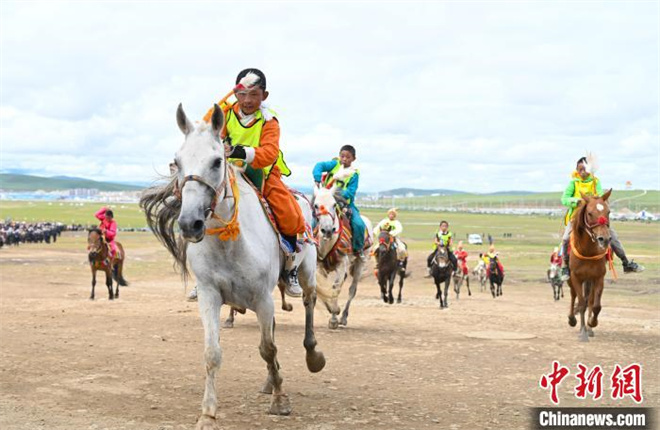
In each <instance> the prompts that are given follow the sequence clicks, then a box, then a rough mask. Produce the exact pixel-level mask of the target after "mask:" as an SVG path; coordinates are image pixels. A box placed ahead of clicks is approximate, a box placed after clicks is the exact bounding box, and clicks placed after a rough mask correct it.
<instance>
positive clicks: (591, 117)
mask: <svg viewBox="0 0 660 430" xmlns="http://www.w3.org/2000/svg"><path fill="white" fill-rule="evenodd" d="M657 15H658V5H657V4H654V3H641V2H639V3H626V4H623V3H592V2H583V3H575V2H573V3H554V4H543V3H538V2H535V3H509V2H507V3H493V4H485V3H465V4H461V3H442V4H433V3H412V4H409V3H403V2H401V3H381V4H379V5H378V7H377V8H374V7H373V3H351V4H347V3H339V4H330V3H322V4H304V3H281V4H270V3H246V2H240V3H238V2H236V3H209V2H189V3H169V2H160V3H151V2H135V3H126V2H94V3H80V2H60V1H49V2H43V3H36V2H3V3H2V15H1V17H0V24H1V25H0V27H1V29H0V36H1V46H0V47H1V48H2V65H1V76H0V80H1V84H2V100H1V102H0V120H1V121H2V127H1V132H2V136H1V137H2V154H1V157H0V162H1V168H2V169H25V170H26V171H30V172H34V173H41V174H59V175H79V176H84V177H93V178H98V179H107V180H108V179H109V180H118V181H131V180H135V181H145V180H149V179H151V178H153V176H154V168H155V167H156V168H158V169H160V170H161V171H163V170H166V166H167V163H168V162H169V160H170V159H171V158H172V155H173V154H174V152H175V150H176V149H177V148H178V146H179V145H180V143H181V141H182V136H181V134H180V133H179V131H178V129H177V127H176V124H175V120H174V112H175V109H176V106H177V104H178V103H179V102H183V105H184V108H185V109H186V112H187V113H188V115H189V116H190V117H191V118H199V117H201V116H202V115H203V114H204V113H205V111H206V109H207V108H208V107H209V106H210V105H211V103H212V102H213V101H216V100H217V99H219V98H220V97H221V96H222V95H224V93H225V92H226V91H227V90H228V89H229V88H231V85H232V83H233V79H234V77H235V74H236V73H237V72H238V71H239V70H240V69H242V68H244V67H252V66H256V67H260V68H262V69H263V70H264V71H265V72H266V74H267V77H268V86H269V90H270V91H271V96H270V99H269V102H270V103H271V105H272V106H273V107H274V108H275V109H276V110H277V112H278V114H279V118H280V120H281V126H282V148H283V149H284V150H285V151H286V157H287V160H288V162H289V164H290V166H291V167H292V168H293V170H294V174H293V175H292V177H291V178H290V180H289V182H290V183H297V184H308V183H309V182H310V181H311V169H312V167H313V165H314V163H315V162H316V161H319V160H326V159H329V158H331V157H333V156H335V155H336V153H337V152H338V150H339V148H340V147H341V146H342V145H344V144H352V145H354V146H356V148H357V150H358V162H359V165H360V169H361V172H362V177H361V189H363V190H380V189H387V188H393V187H400V186H401V187H403V186H407V187H422V188H458V189H463V190H470V191H476V192H486V191H496V190H505V189H527V190H547V189H560V188H561V187H563V183H564V181H566V180H567V179H568V175H569V173H570V170H571V169H572V168H573V164H574V162H575V160H576V159H577V158H579V157H580V156H581V155H582V154H583V153H584V151H585V150H586V149H589V150H592V151H595V152H597V153H598V154H599V155H600V158H601V164H602V169H601V177H602V178H603V180H604V183H606V184H614V185H615V186H623V184H624V183H625V181H626V180H629V179H632V180H633V182H634V184H635V186H639V187H658V183H659V182H660V181H659V178H660V166H659V164H658V157H659V155H660V147H659V145H658V139H659V131H658V110H659V109H658V95H659V92H660V90H659V85H658V74H659V70H658V49H659V46H658V35H659V30H658V24H657Z"/></svg>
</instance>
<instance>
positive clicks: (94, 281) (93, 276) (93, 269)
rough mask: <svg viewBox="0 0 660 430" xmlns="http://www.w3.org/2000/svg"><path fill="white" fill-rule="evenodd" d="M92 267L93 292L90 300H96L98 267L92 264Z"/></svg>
mask: <svg viewBox="0 0 660 430" xmlns="http://www.w3.org/2000/svg"><path fill="white" fill-rule="evenodd" d="M91 267H92V294H91V295H90V296H89V300H94V289H95V287H96V269H95V268H94V265H93V264H92V265H91Z"/></svg>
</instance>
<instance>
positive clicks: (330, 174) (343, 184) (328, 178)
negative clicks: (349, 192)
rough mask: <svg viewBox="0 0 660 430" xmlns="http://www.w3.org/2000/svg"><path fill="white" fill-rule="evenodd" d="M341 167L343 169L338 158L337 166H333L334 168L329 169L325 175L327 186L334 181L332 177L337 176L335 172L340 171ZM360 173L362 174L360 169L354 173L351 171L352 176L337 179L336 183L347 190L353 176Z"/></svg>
mask: <svg viewBox="0 0 660 430" xmlns="http://www.w3.org/2000/svg"><path fill="white" fill-rule="evenodd" d="M335 160H337V159H335ZM339 169H341V163H340V162H339V160H337V164H336V165H335V167H333V168H332V170H331V171H329V172H328V174H327V175H325V179H323V185H326V186H327V185H328V184H329V183H330V181H332V178H333V177H334V176H335V173H337V172H338V171H339ZM359 174H360V171H359V170H358V169H355V171H354V172H353V173H351V176H349V177H348V178H346V179H342V180H341V181H340V180H337V181H335V183H336V184H337V187H338V188H341V189H342V190H345V189H346V188H348V183H349V182H351V179H353V176H355V175H359Z"/></svg>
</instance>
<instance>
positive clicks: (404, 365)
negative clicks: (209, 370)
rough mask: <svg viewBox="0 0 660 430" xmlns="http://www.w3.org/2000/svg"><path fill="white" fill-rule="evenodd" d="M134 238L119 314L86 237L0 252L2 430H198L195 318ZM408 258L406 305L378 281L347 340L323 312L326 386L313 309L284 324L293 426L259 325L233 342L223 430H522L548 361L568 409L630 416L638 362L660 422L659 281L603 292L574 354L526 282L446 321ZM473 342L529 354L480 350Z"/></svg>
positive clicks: (165, 266) (237, 331)
mask: <svg viewBox="0 0 660 430" xmlns="http://www.w3.org/2000/svg"><path fill="white" fill-rule="evenodd" d="M136 235H137V234H136ZM136 237H138V239H136V243H137V242H139V243H140V244H139V246H136V245H133V246H132V248H131V251H130V254H129V256H130V258H132V259H133V264H132V265H131V263H130V262H129V264H128V265H127V269H126V277H127V278H128V280H129V281H131V282H132V283H131V286H130V287H128V288H124V289H122V290H121V297H120V299H119V300H117V301H114V302H109V301H108V300H107V293H106V291H105V289H104V287H103V286H102V285H101V288H98V286H97V300H96V301H94V302H91V301H89V300H88V296H89V282H90V276H89V273H88V271H87V268H86V262H85V259H86V255H85V253H84V246H83V245H80V246H77V245H76V246H71V245H72V244H82V241H83V239H82V238H81V237H77V238H73V237H69V238H68V239H67V238H65V240H64V241H61V242H59V243H58V244H57V245H50V246H46V245H44V246H37V245H29V246H22V247H20V248H18V249H1V250H0V269H1V289H0V295H1V300H2V301H1V308H0V310H1V312H2V317H1V323H2V325H1V332H0V335H1V342H2V350H1V353H0V383H1V384H2V386H1V393H0V427H1V428H2V429H4V430H25V429H56V430H64V429H67V430H71V429H141V430H143V429H144V430H150V429H154V430H156V429H192V428H194V424H195V421H196V418H197V416H198V413H199V411H200V402H201V398H202V392H203V382H204V374H205V371H204V364H203V358H202V350H203V344H202V342H203V340H202V333H203V331H202V326H201V323H200V320H199V317H198V314H197V305H196V303H188V302H186V301H185V300H184V290H183V287H182V285H181V282H180V279H179V277H178V276H177V275H175V274H174V273H173V272H172V271H171V266H170V263H169V262H170V260H169V259H168V258H167V256H166V255H165V253H164V251H163V250H162V249H161V247H160V246H159V245H158V244H157V243H155V241H154V240H153V239H152V238H151V237H150V236H148V235H146V234H143V235H142V236H139V235H138V236H136ZM67 240H68V244H69V246H67ZM412 257H413V258H412V260H411V264H410V268H411V271H412V272H413V276H412V277H411V278H410V279H408V280H407V283H406V287H405V289H404V303H403V304H401V305H385V304H383V303H382V302H380V300H379V299H378V289H377V286H376V284H375V282H374V281H373V280H372V279H371V278H370V279H368V280H367V281H366V282H364V283H363V284H361V285H360V287H359V289H358V297H357V299H356V301H354V304H353V306H352V308H351V315H350V316H349V326H348V327H347V328H345V329H340V330H337V331H330V330H329V329H328V328H327V320H328V314H327V312H326V311H325V309H324V308H323V307H321V306H319V307H317V311H316V327H317V328H316V333H317V338H318V341H319V347H320V349H321V350H322V351H323V352H324V353H325V355H326V358H327V366H326V368H325V369H324V370H323V371H322V372H321V373H319V374H310V373H309V372H308V371H307V370H306V367H305V360H304V349H303V347H302V340H303V324H304V314H303V307H302V304H301V303H299V302H298V301H293V304H294V311H293V312H292V313H284V312H282V311H278V312H277V319H278V321H277V322H278V324H277V327H278V331H277V337H276V341H277V345H278V348H279V361H280V363H281V365H282V375H283V377H284V388H285V390H287V392H288V393H289V395H290V398H291V402H292V406H293V408H294V410H293V413H292V415H291V416H289V417H273V416H269V415H267V414H266V411H267V409H268V404H269V398H268V396H265V395H262V394H259V393H258V389H259V388H260V386H261V384H262V382H263V381H264V379H265V376H266V370H265V364H264V363H263V361H262V360H261V358H260V357H259V353H258V350H257V345H258V342H259V339H258V330H257V322H256V318H255V317H254V314H249V313H248V314H247V315H245V316H239V317H238V318H237V322H236V327H235V328H234V329H232V330H223V331H222V333H221V345H222V348H223V364H222V369H221V371H220V372H219V377H218V397H219V403H220V411H221V412H220V416H219V422H220V424H221V428H222V429H227V430H229V429H262V428H267V429H318V430H333V429H380V428H383V429H424V428H447V429H487V428H490V429H500V428H502V429H511V428H527V426H528V409H527V408H528V407H530V406H550V401H549V397H548V393H547V392H546V391H543V390H541V389H540V388H539V386H538V381H539V378H540V377H541V375H542V374H544V373H548V372H549V371H550V368H551V364H552V361H553V360H558V361H560V362H561V363H562V364H564V365H568V366H569V367H570V368H571V372H572V373H571V376H570V377H569V379H567V380H566V381H565V382H564V383H563V384H562V385H561V386H560V399H561V405H562V406H579V405H597V406H614V405H617V406H618V405H620V406H632V405H634V403H633V402H632V400H630V399H625V400H618V401H614V400H611V399H610V398H609V376H610V375H611V372H612V368H613V366H614V364H616V363H619V364H621V365H623V366H625V365H628V364H631V363H633V362H637V363H640V364H642V366H643V369H644V380H643V394H644V406H654V407H657V406H660V395H659V388H660V381H659V378H658V375H659V374H660V373H659V370H660V369H659V365H658V350H659V347H658V345H660V318H659V314H658V298H657V297H658V296H657V280H653V281H649V282H652V285H648V290H652V291H655V293H652V294H650V295H649V294H647V295H645V294H633V293H632V292H631V290H630V288H629V287H630V286H632V285H634V284H635V280H634V278H630V277H626V278H624V279H623V280H621V281H620V282H619V283H617V284H616V286H611V285H610V284H608V286H606V292H605V295H604V300H603V302H604V305H603V312H602V314H601V315H602V317H601V325H600V326H599V327H598V328H597V329H596V337H595V338H593V339H592V341H591V342H590V343H588V344H579V343H578V342H577V329H572V328H569V327H568V325H567V323H566V313H567V306H568V303H567V298H565V299H563V300H562V301H561V302H559V303H554V302H553V301H552V298H551V293H550V287H549V286H548V285H547V284H544V283H541V282H540V281H539V282H516V274H515V272H509V274H508V279H507V282H505V285H504V296H503V297H501V298H498V299H497V300H493V299H492V298H491V296H490V294H487V293H480V292H479V291H478V287H476V286H474V285H473V296H472V297H467V294H466V292H465V291H464V292H463V294H462V297H461V299H460V301H456V300H455V298H454V297H453V295H452V297H451V299H450V308H449V309H448V310H445V311H440V310H439V309H438V303H437V301H436V300H435V299H434V297H433V296H434V287H432V285H431V282H430V281H429V280H427V279H423V277H422V276H423V270H422V264H423V263H424V256H423V255H422V254H419V255H417V254H414V255H413V256H412ZM635 288H636V289H637V290H639V288H640V286H639V285H635ZM345 296H346V292H343V293H342V301H341V302H342V304H343V302H344V300H345ZM277 304H278V305H279V298H278V299H277ZM226 314H227V310H226V309H225V310H223V318H224V317H225V316H226ZM474 332H492V333H490V335H491V337H494V338H499V337H506V333H501V332H510V333H515V334H518V335H522V336H520V337H530V338H529V339H519V340H507V339H480V338H475V337H470V336H471V335H472V334H474ZM468 335H470V336H468ZM525 335H529V336H525ZM486 337H488V334H487V336H486ZM578 362H582V363H585V364H587V365H588V366H594V365H597V364H599V365H601V366H603V368H604V371H605V380H604V384H605V386H604V388H605V396H604V398H603V399H601V400H599V401H595V402H594V401H578V400H576V399H575V398H574V397H573V395H572V390H573V387H574V386H575V384H574V382H575V379H574V377H573V375H574V374H575V367H576V364H577V363H578Z"/></svg>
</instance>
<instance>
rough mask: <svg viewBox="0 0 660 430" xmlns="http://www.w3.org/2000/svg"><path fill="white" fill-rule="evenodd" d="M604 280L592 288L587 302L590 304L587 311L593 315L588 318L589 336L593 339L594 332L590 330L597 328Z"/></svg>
mask: <svg viewBox="0 0 660 430" xmlns="http://www.w3.org/2000/svg"><path fill="white" fill-rule="evenodd" d="M603 284H604V279H602V278H601V279H600V280H598V281H597V282H596V283H595V285H594V287H593V291H592V292H591V300H589V302H590V303H589V304H590V309H589V311H590V312H592V313H593V315H591V316H590V318H589V329H588V331H589V336H591V337H593V335H594V332H593V330H590V329H591V328H595V327H598V314H600V310H601V304H600V299H601V297H602V296H603V289H604V285H603Z"/></svg>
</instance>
